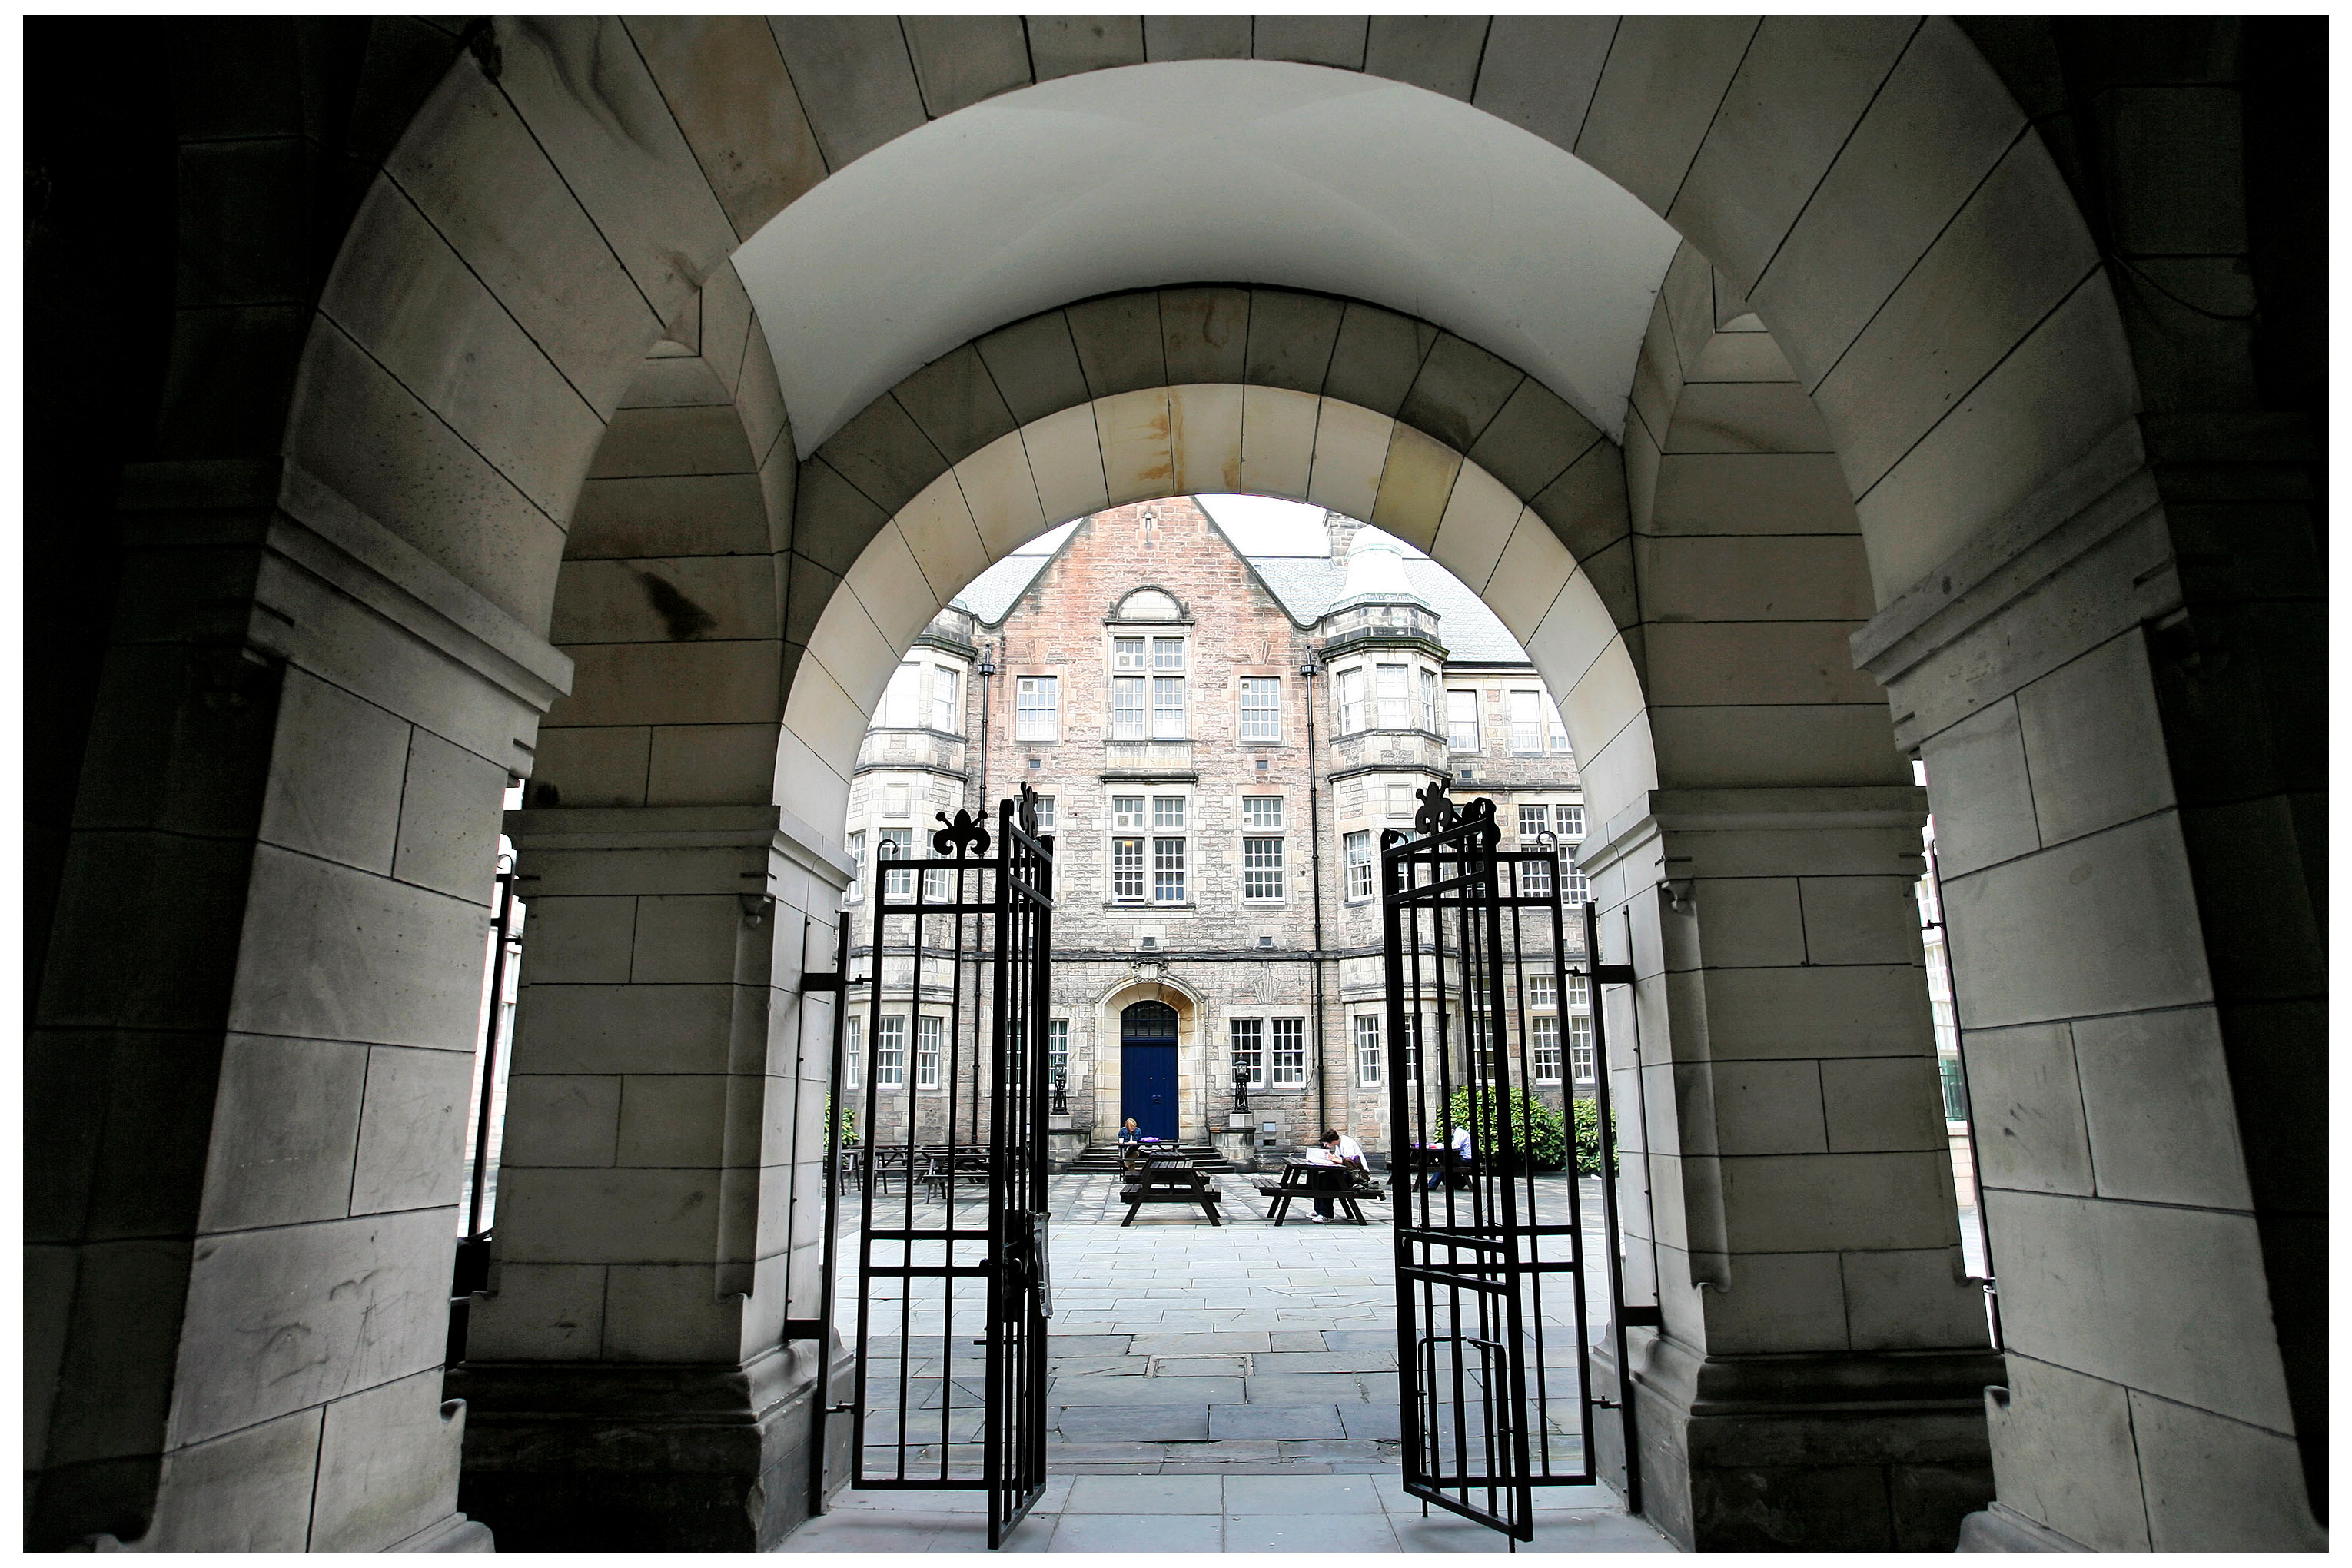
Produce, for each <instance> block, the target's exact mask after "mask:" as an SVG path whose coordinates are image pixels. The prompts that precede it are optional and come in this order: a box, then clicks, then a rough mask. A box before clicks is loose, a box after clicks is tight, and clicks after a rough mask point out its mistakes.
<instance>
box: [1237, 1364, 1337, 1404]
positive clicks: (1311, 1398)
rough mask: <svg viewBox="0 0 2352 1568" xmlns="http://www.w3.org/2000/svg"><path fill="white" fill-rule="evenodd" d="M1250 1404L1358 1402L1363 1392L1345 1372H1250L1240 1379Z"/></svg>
mask: <svg viewBox="0 0 2352 1568" xmlns="http://www.w3.org/2000/svg"><path fill="white" fill-rule="evenodd" d="M1242 1389H1243V1393H1244V1397H1246V1398H1247V1400H1248V1401H1249V1403H1250V1404H1252V1405H1360V1404H1362V1403H1363V1400H1364V1391H1363V1389H1362V1387H1361V1385H1360V1384H1358V1382H1357V1380H1356V1378H1355V1377H1354V1376H1353V1375H1352V1374H1350V1373H1344V1372H1297V1373H1274V1374H1272V1375H1267V1374H1265V1373H1256V1374H1253V1375H1252V1376H1250V1377H1247V1378H1244V1380H1243V1382H1242Z"/></svg>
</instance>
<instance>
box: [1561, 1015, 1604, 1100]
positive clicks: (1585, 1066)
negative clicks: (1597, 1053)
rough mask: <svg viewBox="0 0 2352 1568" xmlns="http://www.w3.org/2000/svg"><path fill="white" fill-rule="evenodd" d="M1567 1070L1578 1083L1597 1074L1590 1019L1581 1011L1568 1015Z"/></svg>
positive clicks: (1585, 1081) (1588, 1081)
mask: <svg viewBox="0 0 2352 1568" xmlns="http://www.w3.org/2000/svg"><path fill="white" fill-rule="evenodd" d="M1568 1070H1569V1071H1570V1073H1571V1074H1573V1075H1574V1076H1575V1080H1576V1081H1577V1082H1578V1083H1591V1081H1592V1080H1593V1079H1594V1078H1595V1077H1597V1076H1598V1070H1599V1068H1598V1064H1597V1063H1596V1062H1595V1060H1594V1059H1593V1055H1592V1020H1591V1018H1590V1017H1589V1016H1586V1015H1584V1014H1582V1013H1573V1014H1570V1016H1569V1020H1568Z"/></svg>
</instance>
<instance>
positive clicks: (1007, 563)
mask: <svg viewBox="0 0 2352 1568" xmlns="http://www.w3.org/2000/svg"><path fill="white" fill-rule="evenodd" d="M1212 526H1214V523H1213V520H1212ZM1218 532H1219V533H1220V535H1222V533H1223V530H1218ZM1071 537H1076V535H1075V533H1073V534H1072V536H1071ZM1066 542H1067V541H1065V544H1066ZM1060 553H1061V551H1060V550H1059V549H1056V550H1055V552H1054V554H1053V555H1008V556H1006V557H1005V558H1004V559H1003V560H1002V561H1000V562H998V563H996V564H995V565H993V566H992V567H990V568H989V569H988V570H987V571H985V572H982V574H980V575H979V576H977V577H975V578H973V579H972V580H971V583H970V584H968V585H967V586H966V587H965V588H964V591H963V592H962V593H961V594H958V595H956V596H955V600H954V603H955V604H956V605H957V606H958V607H959V608H961V609H965V610H969V611H971V613H972V614H973V615H974V616H978V617H979V618H980V619H981V621H982V623H984V624H986V625H988V626H996V625H998V624H1000V623H1002V622H1003V619H1004V617H1005V616H1006V615H1007V614H1008V613H1009V612H1010V611H1011V610H1012V608H1013V602H1014V601H1015V600H1017V599H1019V598H1020V597H1021V595H1023V594H1024V593H1025V592H1026V591H1027V590H1028V587H1029V584H1032V583H1034V582H1035V581H1036V580H1037V574H1038V573H1040V572H1042V571H1044V570H1045V564H1046V563H1047V562H1049V561H1052V560H1053V559H1054V556H1055V555H1058V554H1060ZM1242 559H1243V560H1244V561H1246V562H1248V563H1249V564H1250V569H1251V570H1252V571H1254V572H1255V573H1256V574H1257V576H1258V581H1260V582H1261V583H1263V584H1265V587H1266V591H1267V592H1269V593H1271V594H1272V595H1274V596H1275V598H1276V601H1278V602H1279V603H1280V604H1281V605H1282V607H1283V608H1284V609H1286V610H1287V611H1288V612H1289V613H1290V618H1291V619H1292V620H1294V621H1297V622H1298V623H1299V624H1300V625H1302V626H1313V625H1314V624H1315V620H1316V617H1318V616H1320V615H1322V614H1323V612H1324V611H1325V610H1326V609H1328V608H1329V607H1330V605H1331V603H1332V601H1333V600H1335V599H1337V598H1339V590H1340V589H1341V588H1342V587H1344V586H1345V585H1346V584H1347V581H1348V568H1347V566H1346V564H1345V563H1340V562H1336V561H1333V560H1331V559H1330V558H1329V557H1328V556H1324V555H1244V556H1243V557H1242ZM1404 576H1405V581H1406V583H1408V584H1411V585H1412V591H1413V592H1414V593H1416V594H1418V595H1421V596H1422V598H1423V599H1425V600H1427V601H1428V603H1429V607H1430V608H1431V609H1433V610H1435V611H1436V612H1437V614H1438V616H1439V617H1440V619H1439V621H1438V623H1437V632H1438V636H1439V637H1441V638H1443V639H1444V643H1445V651H1446V655H1447V657H1448V658H1451V659H1454V660H1457V661H1461V662H1465V663H1470V664H1525V663H1527V662H1528V655H1527V650H1526V649H1524V648H1522V647H1519V644H1518V639H1517V638H1516V637H1512V636H1511V634H1510V630H1509V628H1507V627H1506V626H1504V625H1503V623H1502V622H1501V621H1499V620H1497V619H1496V618H1495V612H1494V611H1492V610H1490V609H1488V608H1487V607H1486V602H1485V601H1484V600H1482V599H1480V598H1479V597H1478V595H1475V594H1474V593H1472V592H1471V591H1470V590H1469V589H1468V588H1467V587H1465V586H1464V584H1463V582H1462V580H1461V579H1460V578H1459V577H1456V576H1455V575H1454V574H1453V573H1451V572H1448V571H1447V570H1446V569H1445V568H1444V567H1443V566H1440V565H1439V564H1438V563H1436V562H1434V561H1431V560H1428V559H1426V558H1423V559H1418V560H1416V559H1412V558H1410V557H1408V558H1407V559H1406V560H1405V563H1404Z"/></svg>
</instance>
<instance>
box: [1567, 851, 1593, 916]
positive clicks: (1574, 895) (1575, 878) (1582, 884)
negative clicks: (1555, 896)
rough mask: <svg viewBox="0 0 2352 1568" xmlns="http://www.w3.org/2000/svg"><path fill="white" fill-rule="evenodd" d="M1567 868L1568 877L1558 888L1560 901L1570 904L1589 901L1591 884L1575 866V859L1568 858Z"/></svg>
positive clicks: (1590, 898) (1590, 899) (1587, 902)
mask: <svg viewBox="0 0 2352 1568" xmlns="http://www.w3.org/2000/svg"><path fill="white" fill-rule="evenodd" d="M1567 870H1568V879H1567V880H1566V881H1565V882H1563V883H1562V884H1561V886H1560V889H1559V896H1560V898H1561V900H1562V901H1564V902H1566V903H1568V904H1570V905H1576V904H1589V903H1591V901H1592V884H1591V882H1589V881H1587V880H1586V879H1585V876H1584V873H1583V872H1581V871H1580V870H1578V869H1577V868H1576V862H1575V861H1573V860H1570V862H1569V863H1568V867H1567Z"/></svg>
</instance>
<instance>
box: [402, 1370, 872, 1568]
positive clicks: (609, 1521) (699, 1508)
mask: <svg viewBox="0 0 2352 1568" xmlns="http://www.w3.org/2000/svg"><path fill="white" fill-rule="evenodd" d="M816 1363H817V1357H816V1347H815V1345H814V1343H808V1342H798V1343H794V1344H793V1345H790V1346H787V1347H784V1348H782V1349H779V1350H774V1351H771V1352H767V1353H765V1354H763V1355H761V1356H760V1357H758V1358H756V1359H754V1360H752V1361H751V1362H749V1363H745V1364H744V1365H742V1366H740V1367H723V1366H721V1367H713V1366H675V1365H620V1364H614V1363H567V1362H520V1363H519V1362H507V1363H467V1364H466V1365H463V1366H457V1367H452V1368H451V1369H450V1371H449V1373H448V1380H447V1388H448V1392H449V1394H451V1395H452V1396H453V1397H457V1398H462V1399H464V1400H465V1401H466V1402H467V1424H466V1458H465V1469H464V1471H463V1473H462V1474H461V1476H460V1478H459V1479H458V1484H457V1506H458V1507H459V1508H461V1509H463V1510H465V1511H466V1512H467V1514H469V1515H471V1516H472V1517H473V1518H475V1519H477V1520H479V1521H482V1522H483V1523H484V1524H486V1525H488V1527H489V1528H490V1529H491V1530H492V1531H495V1532H496V1534H497V1537H498V1542H499V1546H500V1547H502V1548H503V1549H505V1550H507V1551H509V1552H560V1551H596V1550H603V1551H624V1552H626V1551H673V1552H764V1551H767V1550H769V1549H771V1548H772V1547H774V1546H775V1545H776V1544H778V1543H779V1542H782V1540H783V1539H784V1537H785V1536H787V1535H789V1534H790V1533H791V1532H792V1531H793V1529H794V1528H795V1527H797V1526H798V1525H799V1524H800V1522H801V1521H803V1520H804V1519H806V1518H807V1517H808V1515H809V1485H808V1443H809V1438H810V1436H811V1435H812V1433H811V1427H812V1421H811V1408H810V1402H811V1399H812V1398H813V1396H814V1394H815V1392H816ZM848 1369H849V1361H848V1357H847V1355H846V1354H845V1352H841V1351H839V1350H836V1351H835V1359H834V1384H835V1394H836V1395H837V1396H839V1395H842V1394H844V1393H845V1379H846V1376H847V1373H848ZM832 1428H833V1429H832V1433H831V1436H832V1443H831V1444H830V1445H829V1446H830V1447H832V1449H833V1452H832V1453H831V1454H830V1455H829V1456H828V1459H827V1464H826V1471H827V1478H828V1479H827V1492H828V1495H830V1493H831V1491H832V1490H834V1489H836V1488H837V1487H838V1485H839V1480H838V1479H835V1478H841V1479H845V1478H846V1477H847V1475H848V1473H849V1468H848V1465H849V1448H848V1442H849V1439H848V1431H849V1426H848V1423H846V1422H843V1421H835V1422H834V1423H832Z"/></svg>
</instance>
